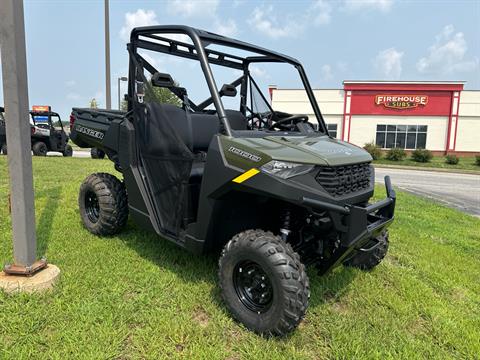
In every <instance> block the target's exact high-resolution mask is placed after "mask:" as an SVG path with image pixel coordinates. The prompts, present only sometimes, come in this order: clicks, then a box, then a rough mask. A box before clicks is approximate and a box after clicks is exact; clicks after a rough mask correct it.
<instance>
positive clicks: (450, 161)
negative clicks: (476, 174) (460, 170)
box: [445, 155, 460, 165]
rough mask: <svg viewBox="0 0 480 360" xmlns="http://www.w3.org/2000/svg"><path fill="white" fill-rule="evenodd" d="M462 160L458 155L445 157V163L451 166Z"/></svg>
mask: <svg viewBox="0 0 480 360" xmlns="http://www.w3.org/2000/svg"><path fill="white" fill-rule="evenodd" d="M459 161H460V159H459V158H458V156H457V155H447V156H445V162H446V163H447V164H450V165H457V164H458V162H459Z"/></svg>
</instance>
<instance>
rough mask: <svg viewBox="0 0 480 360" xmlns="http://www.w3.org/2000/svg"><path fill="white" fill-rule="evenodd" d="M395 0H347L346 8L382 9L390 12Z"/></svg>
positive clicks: (355, 9) (350, 9) (353, 9)
mask: <svg viewBox="0 0 480 360" xmlns="http://www.w3.org/2000/svg"><path fill="white" fill-rule="evenodd" d="M392 5H393V0H345V6H344V7H345V9H346V10H348V11H357V10H380V11H383V12H388V11H390V9H391V8H392Z"/></svg>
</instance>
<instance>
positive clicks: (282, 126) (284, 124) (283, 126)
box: [268, 115, 308, 130]
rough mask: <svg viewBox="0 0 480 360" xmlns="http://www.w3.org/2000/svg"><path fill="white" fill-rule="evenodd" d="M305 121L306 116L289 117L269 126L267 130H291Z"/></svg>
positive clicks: (306, 119)
mask: <svg viewBox="0 0 480 360" xmlns="http://www.w3.org/2000/svg"><path fill="white" fill-rule="evenodd" d="M307 121H308V116H307V115H291V116H287V117H286V118H283V119H280V120H277V121H275V122H274V123H273V124H272V125H270V127H269V128H268V130H275V129H276V128H277V129H279V130H292V129H293V128H294V127H295V126H296V125H297V124H298V123H301V122H307ZM289 123H290V124H289Z"/></svg>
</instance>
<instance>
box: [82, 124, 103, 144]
mask: <svg viewBox="0 0 480 360" xmlns="http://www.w3.org/2000/svg"><path fill="white" fill-rule="evenodd" d="M75 131H78V132H79V133H82V134H85V135H88V136H91V137H93V138H96V139H99V140H103V137H104V136H105V134H104V133H103V132H101V131H97V130H93V129H90V128H87V127H85V126H81V125H75Z"/></svg>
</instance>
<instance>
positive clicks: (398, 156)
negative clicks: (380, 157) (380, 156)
mask: <svg viewBox="0 0 480 360" xmlns="http://www.w3.org/2000/svg"><path fill="white" fill-rule="evenodd" d="M385 157H386V158H387V159H388V160H392V161H402V160H403V159H405V158H406V157H407V153H406V152H405V150H403V149H401V148H393V149H390V150H388V152H387V155H386V156H385Z"/></svg>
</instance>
